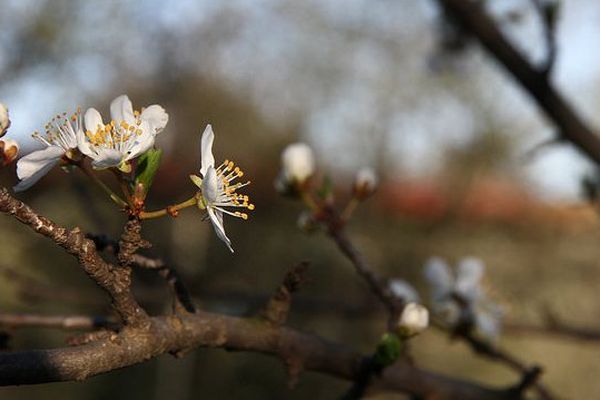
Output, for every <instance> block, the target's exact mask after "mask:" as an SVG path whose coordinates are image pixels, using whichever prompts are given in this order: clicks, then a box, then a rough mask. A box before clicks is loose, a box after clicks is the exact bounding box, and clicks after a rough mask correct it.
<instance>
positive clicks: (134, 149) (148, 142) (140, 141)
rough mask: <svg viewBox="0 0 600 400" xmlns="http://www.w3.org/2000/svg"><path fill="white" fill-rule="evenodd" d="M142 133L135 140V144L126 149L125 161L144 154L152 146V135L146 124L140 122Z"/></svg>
mask: <svg viewBox="0 0 600 400" xmlns="http://www.w3.org/2000/svg"><path fill="white" fill-rule="evenodd" d="M140 130H141V131H142V133H141V134H140V136H138V137H137V138H136V139H135V142H133V144H132V145H131V146H130V147H129V149H127V154H125V161H129V160H131V159H133V158H136V157H137V156H139V155H141V154H143V153H145V152H146V151H148V150H149V149H150V148H151V147H152V146H153V145H154V134H153V133H152V132H151V131H150V127H149V124H148V122H146V121H142V124H141V125H140Z"/></svg>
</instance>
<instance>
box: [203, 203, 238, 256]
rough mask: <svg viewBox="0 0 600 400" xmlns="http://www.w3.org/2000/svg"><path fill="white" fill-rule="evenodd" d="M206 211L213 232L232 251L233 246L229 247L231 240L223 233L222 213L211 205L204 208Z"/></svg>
mask: <svg viewBox="0 0 600 400" xmlns="http://www.w3.org/2000/svg"><path fill="white" fill-rule="evenodd" d="M206 211H207V212H208V217H209V218H210V222H212V224H213V227H214V228H215V233H216V234H217V236H218V237H219V239H221V240H222V241H223V242H225V244H226V245H227V247H228V248H229V251H231V252H232V253H233V247H231V240H229V238H228V237H227V235H226V234H225V227H224V226H223V213H222V212H221V211H219V210H215V209H213V208H212V207H208V208H207V209H206Z"/></svg>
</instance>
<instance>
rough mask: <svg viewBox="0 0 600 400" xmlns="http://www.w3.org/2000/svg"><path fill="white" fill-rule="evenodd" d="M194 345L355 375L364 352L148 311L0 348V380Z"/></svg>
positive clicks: (250, 326) (78, 369) (500, 395)
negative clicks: (141, 317) (58, 339)
mask: <svg viewBox="0 0 600 400" xmlns="http://www.w3.org/2000/svg"><path fill="white" fill-rule="evenodd" d="M194 347H221V348H225V349H228V350H243V351H252V352H258V353H264V354H268V355H272V356H276V357H279V358H281V359H282V360H284V361H285V360H286V358H287V357H288V356H289V355H290V354H294V355H296V356H300V357H301V359H302V363H303V366H304V368H305V369H308V370H313V371H318V372H322V373H326V374H329V375H332V376H335V377H338V378H341V379H348V380H353V379H355V378H356V376H357V375H358V373H359V369H360V365H361V362H362V361H363V359H364V356H363V355H361V354H359V353H357V352H354V351H352V350H349V349H347V348H346V347H344V346H341V345H338V344H335V343H332V342H328V341H326V340H324V339H321V338H319V337H317V336H314V335H311V334H307V333H302V332H299V331H296V330H293V329H290V328H285V327H274V326H272V325H271V324H269V323H267V322H264V323H261V322H259V321H257V320H256V319H250V318H248V319H244V318H236V317H229V316H223V315H218V314H211V313H206V312H199V313H198V314H186V315H184V316H169V317H153V318H151V319H150V324H148V326H147V327H143V326H126V327H125V328H124V329H123V330H122V331H121V332H120V333H119V334H116V333H115V334H112V335H111V336H109V337H107V338H104V339H101V340H98V341H95V342H92V343H88V344H85V345H82V346H76V347H69V348H61V349H53V350H34V351H24V352H13V353H2V354H0V385H4V386H6V385H21V384H36V383H44V382H56V381H69V380H83V379H86V378H88V377H91V376H94V375H97V374H101V373H104V372H108V371H112V370H115V369H118V368H123V367H126V366H129V365H133V364H136V363H140V362H143V361H146V360H148V359H149V358H152V357H156V356H158V355H160V354H163V353H167V352H171V353H177V352H181V351H184V350H186V349H189V348H194ZM374 387H376V388H379V389H386V390H395V391H402V392H408V393H413V394H415V395H418V396H421V397H423V398H435V399H438V400H445V399H461V400H471V399H473V400H481V399H490V400H507V399H520V398H521V396H520V395H516V394H515V393H514V390H512V389H493V388H488V387H484V386H479V385H475V384H471V383H468V382H464V381H460V380H455V379H452V378H448V377H445V376H442V375H438V374H434V373H431V372H427V371H424V370H421V369H418V368H415V367H413V366H410V365H407V364H399V365H396V366H392V367H390V368H388V369H386V371H384V373H383V375H382V377H381V378H377V379H376V380H375V382H374Z"/></svg>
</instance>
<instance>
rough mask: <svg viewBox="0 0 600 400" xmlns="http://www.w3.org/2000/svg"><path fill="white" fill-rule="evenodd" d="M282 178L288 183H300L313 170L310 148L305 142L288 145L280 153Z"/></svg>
mask: <svg viewBox="0 0 600 400" xmlns="http://www.w3.org/2000/svg"><path fill="white" fill-rule="evenodd" d="M281 163H282V166H283V178H284V179H285V180H287V181H288V182H290V183H295V184H302V183H304V182H305V181H306V180H307V179H308V178H309V177H310V176H311V175H312V174H313V173H314V172H315V159H314V156H313V152H312V149H311V148H310V147H309V146H308V145H307V144H306V143H293V144H290V145H288V146H287V147H286V148H285V149H284V150H283V153H282V154H281Z"/></svg>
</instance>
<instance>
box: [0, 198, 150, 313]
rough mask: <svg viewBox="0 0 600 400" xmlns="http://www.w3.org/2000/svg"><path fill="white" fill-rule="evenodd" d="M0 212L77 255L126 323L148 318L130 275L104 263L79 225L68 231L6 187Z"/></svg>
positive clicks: (1, 199) (86, 271)
mask: <svg viewBox="0 0 600 400" xmlns="http://www.w3.org/2000/svg"><path fill="white" fill-rule="evenodd" d="M0 212H3V213H5V214H8V215H12V216H14V217H15V218H16V219H17V220H19V221H20V222H22V223H23V224H25V225H27V226H29V227H30V228H31V229H33V230H34V231H35V232H37V233H39V234H41V235H43V236H46V237H48V238H49V239H51V240H52V241H53V242H54V243H56V244H57V245H59V246H60V247H62V248H63V249H65V250H66V251H67V252H68V253H69V254H71V255H73V256H74V257H76V258H77V260H78V261H79V264H80V265H81V267H82V268H83V270H84V271H85V273H86V274H87V275H88V276H89V277H90V278H91V279H92V280H93V281H94V282H96V283H97V284H98V285H99V286H100V287H101V288H102V289H104V291H105V292H106V293H108V295H109V296H110V298H111V300H112V305H113V307H114V309H115V310H116V311H117V313H118V314H119V316H120V317H121V319H122V320H123V321H124V322H126V323H128V324H136V323H140V322H141V321H143V320H145V319H147V314H146V312H145V311H144V310H143V309H142V308H141V307H140V306H139V304H138V303H137V301H136V300H135V299H134V297H133V294H132V293H131V290H130V284H131V281H130V276H129V275H130V274H129V273H128V272H127V270H126V269H125V268H115V267H114V266H113V265H111V264H109V263H107V262H105V261H104V260H103V259H102V257H100V256H99V255H98V253H97V252H96V248H95V246H94V242H93V241H91V240H89V239H86V238H85V236H84V234H83V233H82V232H81V230H80V229H79V228H73V229H71V230H69V229H66V228H64V227H61V226H58V225H57V224H55V223H54V222H52V221H50V220H49V219H48V218H45V217H43V216H40V215H38V214H36V213H35V211H33V210H32V209H31V208H30V207H29V206H27V205H26V204H25V203H23V202H21V201H19V200H17V199H15V198H14V197H12V196H11V195H10V194H9V193H8V191H7V190H6V189H5V188H2V189H0Z"/></svg>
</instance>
